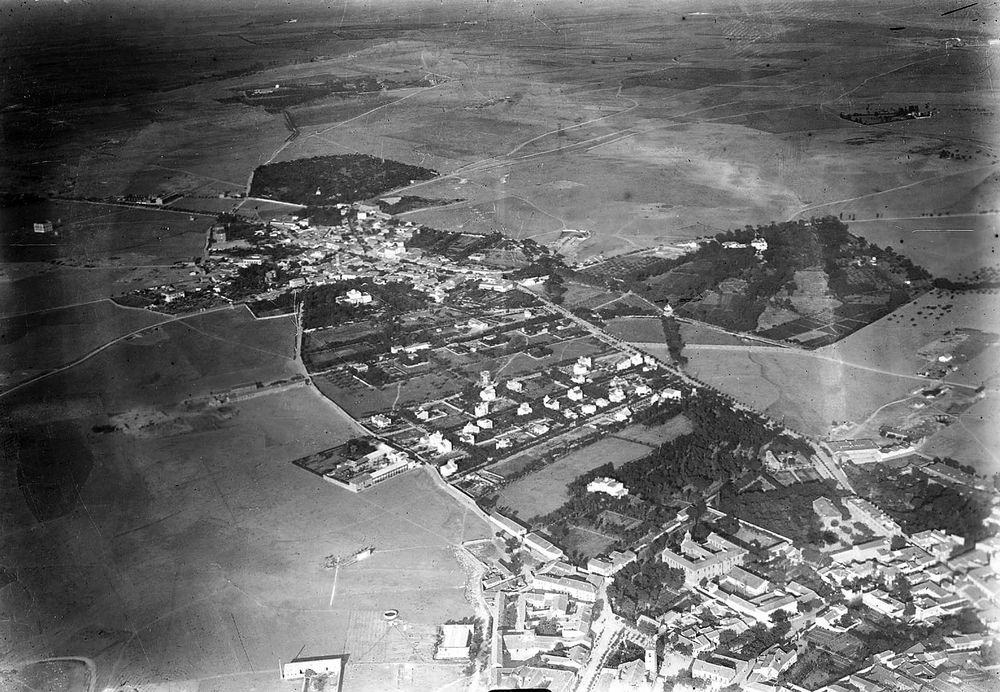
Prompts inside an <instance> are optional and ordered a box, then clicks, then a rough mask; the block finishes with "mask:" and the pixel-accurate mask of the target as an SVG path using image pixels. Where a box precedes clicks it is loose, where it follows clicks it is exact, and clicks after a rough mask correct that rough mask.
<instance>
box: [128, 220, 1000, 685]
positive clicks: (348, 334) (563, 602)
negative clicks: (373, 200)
mask: <svg viewBox="0 0 1000 692" xmlns="http://www.w3.org/2000/svg"><path fill="white" fill-rule="evenodd" d="M338 213H339V216H340V221H339V223H337V224H333V225H327V224H316V223H313V222H311V221H310V219H309V218H307V217H304V216H301V215H299V214H287V215H282V216H278V217H276V218H274V219H272V220H271V221H269V222H267V223H261V224H249V223H248V222H246V221H244V220H240V219H239V218H236V217H229V216H221V217H220V219H219V222H218V223H217V224H215V225H213V226H212V228H211V230H210V241H209V244H208V251H207V256H206V258H205V259H204V260H203V261H201V262H200V263H198V265H197V267H196V270H195V271H192V272H191V275H192V278H191V280H190V281H189V282H184V283H173V284H171V285H166V286H162V287H159V288H151V289H145V290H144V291H142V292H141V293H139V294H136V295H134V296H127V297H126V298H125V299H124V300H135V301H137V302H138V301H144V304H146V305H152V306H156V308H157V309H159V310H181V309H184V310H190V309H191V308H192V307H194V306H197V307H199V308H206V307H210V306H212V305H215V304H218V303H219V302H220V301H246V302H247V303H248V304H249V305H250V306H252V308H253V309H255V310H258V311H261V312H267V311H269V310H270V311H281V310H284V311H288V310H294V311H296V314H297V320H298V323H299V330H300V336H299V338H300V339H301V340H302V350H303V355H304V358H305V361H306V363H307V364H308V366H309V377H310V378H312V381H313V382H314V383H316V384H317V385H318V386H319V387H320V389H321V390H322V391H324V393H327V394H328V396H330V397H331V398H332V399H333V400H334V401H337V402H340V404H341V405H342V406H344V408H345V409H346V410H347V411H348V412H349V413H350V414H351V415H352V416H354V417H355V418H356V419H357V420H358V421H359V422H360V423H361V424H362V425H363V426H364V427H365V429H366V430H367V431H368V432H369V436H368V437H365V438H357V439H354V440H351V441H349V442H348V443H345V444H342V445H339V446H338V447H335V448H331V449H327V450H323V451H320V452H317V453H314V454H311V455H309V456H307V457H303V458H301V459H297V460H295V461H294V462H293V463H294V464H295V465H296V466H299V467H300V468H302V469H304V470H307V471H309V472H311V473H314V474H316V475H317V476H319V477H321V478H323V479H324V480H325V481H327V482H330V483H333V484H336V485H338V486H340V487H342V488H345V489H347V490H349V491H351V492H355V493H358V492H365V491H366V490H368V489H370V488H372V487H373V486H375V485H377V484H379V483H381V482H383V481H385V480H388V479H390V478H393V477H396V476H398V475H400V474H403V473H407V472H410V471H412V470H414V469H417V468H419V467H428V468H432V469H434V473H436V474H439V475H440V477H441V478H442V480H444V481H446V482H447V484H448V486H447V487H448V488H449V490H450V492H451V493H452V494H453V495H454V496H455V497H456V499H457V500H458V501H459V502H461V503H463V504H465V505H466V506H469V507H472V508H474V510H475V511H476V512H478V513H479V514H480V515H481V516H483V517H484V518H486V519H487V520H488V521H489V522H490V524H491V526H493V528H494V529H495V535H494V537H493V538H491V539H478V540H474V541H470V542H468V543H466V544H464V545H463V546H461V549H460V550H461V551H462V553H463V555H464V556H465V559H466V560H467V561H468V563H469V564H470V565H471V566H472V568H473V569H474V571H475V573H476V574H478V575H479V577H478V578H479V580H480V583H479V584H477V585H476V588H475V600H476V602H477V603H478V604H479V612H480V615H479V617H478V618H477V619H476V620H475V621H472V622H452V623H445V624H442V625H441V630H440V635H439V645H438V649H437V651H436V654H435V658H436V659H437V660H441V661H452V662H454V661H464V662H466V664H468V665H470V666H472V668H470V670H475V671H477V672H481V673H482V674H483V675H485V676H486V680H488V683H489V685H490V686H491V687H500V688H510V689H516V688H524V687H534V688H545V689H550V690H553V691H567V692H568V691H570V690H579V691H583V692H595V691H602V692H605V691H607V692H617V691H623V692H624V691H629V692H631V691H632V690H640V691H641V690H648V691H649V692H653V691H654V690H659V689H662V688H663V686H664V685H665V684H669V685H671V686H672V687H669V688H668V689H673V690H701V689H714V690H720V689H731V690H737V689H740V690H753V691H760V692H763V691H770V690H804V689H808V690H815V689H820V690H830V691H831V692H868V691H871V690H881V689H898V690H942V691H946V690H958V689H966V690H983V691H984V692H985V691H986V690H989V689H993V686H994V684H995V670H996V663H995V661H996V658H995V657H996V656H997V655H998V654H1000V651H997V649H996V645H995V644H994V643H993V640H992V635H991V634H990V633H991V632H995V631H996V630H997V628H1000V618H998V614H1000V611H998V610H997V602H996V594H997V593H998V592H1000V583H998V581H997V579H998V575H1000V572H998V567H1000V537H998V536H997V535H996V530H997V529H998V528H1000V505H998V503H997V493H996V491H995V490H994V489H993V487H992V484H986V483H985V482H984V481H982V480H980V479H979V478H977V477H975V476H970V475H969V474H968V473H965V472H963V471H962V470H960V469H957V468H955V467H954V466H953V465H952V466H949V465H946V464H944V463H941V462H934V463H929V464H925V465H924V466H923V467H922V468H921V470H920V472H919V473H921V474H923V475H925V476H926V477H927V478H930V479H931V482H932V483H933V484H935V485H939V486H940V487H942V488H958V489H961V492H962V493H965V492H966V491H968V492H971V493H974V494H975V495H976V496H977V497H979V498H981V500H982V501H985V503H986V504H985V505H984V506H986V507H988V508H989V509H988V513H987V514H985V515H984V516H982V525H981V527H980V528H981V529H982V530H981V531H979V533H978V534H977V536H978V539H977V540H971V541H970V538H969V536H967V535H966V536H963V535H957V534H955V533H948V532H946V531H943V530H940V529H927V530H922V531H912V532H908V531H906V530H904V528H903V527H902V526H901V525H900V523H898V522H897V521H895V520H894V519H893V518H892V517H891V516H890V515H889V514H887V513H886V512H885V511H883V510H882V509H880V508H879V507H878V506H876V505H875V504H873V503H872V502H871V501H869V500H868V499H865V498H864V497H861V496H859V495H858V494H856V492H855V489H854V487H853V486H852V484H851V478H852V477H854V476H855V475H856V474H858V473H863V470H864V468H865V467H867V466H869V465H873V464H874V465H878V463H879V462H892V461H893V460H898V459H900V458H906V457H907V455H909V454H911V453H912V452H913V451H914V449H915V442H914V440H913V439H911V436H908V435H906V434H903V433H901V432H899V431H897V430H893V429H889V430H883V431H882V438H883V442H881V443H877V442H876V441H874V440H872V439H848V440H829V439H826V440H809V439H807V438H803V437H801V436H799V435H797V434H796V433H793V432H791V431H788V430H783V429H782V428H781V426H780V425H778V424H777V423H775V422H774V421H769V420H766V419H765V418H762V417H760V416H758V415H757V414H755V413H753V412H751V411H749V410H745V407H742V406H740V405H738V404H735V403H732V402H725V405H726V406H729V407H732V408H733V409H734V410H744V415H746V416H748V417H752V418H753V419H754V424H755V425H759V426H761V427H762V428H763V429H765V430H768V431H770V433H771V434H772V437H771V440H772V442H771V443H767V444H765V445H763V446H762V447H761V448H760V450H759V459H760V461H759V463H758V464H756V465H755V466H754V467H752V468H755V469H756V470H754V471H748V472H745V473H741V474H738V475H736V476H733V477H732V478H731V479H730V482H734V483H736V484H737V485H739V486H741V487H742V488H743V489H746V488H747V487H751V486H754V485H755V484H756V485H757V486H761V485H763V486H765V489H766V487H771V488H774V487H775V485H779V486H780V485H781V484H783V485H784V486H786V487H788V488H795V487H799V485H800V484H806V485H808V486H813V485H815V484H816V483H818V482H822V483H824V484H825V485H822V486H820V487H821V489H825V490H826V491H827V494H824V495H819V496H817V497H815V498H814V499H812V500H811V502H810V503H808V504H807V505H806V507H807V509H808V511H809V512H810V513H811V514H812V515H813V516H811V517H809V518H805V519H802V521H801V522H800V523H805V524H815V527H816V530H817V531H819V532H820V535H821V536H822V538H821V540H819V541H818V545H817V541H814V540H813V537H810V538H808V539H803V538H801V537H800V536H799V535H795V536H786V535H783V534H782V533H780V532H779V531H775V530H771V529H769V528H767V527H765V526H761V525H757V524H755V523H754V522H753V521H751V520H749V519H747V518H745V516H746V514H744V513H742V512H739V511H738V510H735V511H733V510H731V511H730V512H727V511H724V509H730V508H729V507H728V506H727V503H726V502H724V501H721V500H720V492H725V491H723V490H721V486H722V482H721V481H717V482H715V483H713V484H712V485H710V486H709V487H708V488H704V489H702V494H701V496H700V497H699V496H697V495H690V494H689V495H687V497H688V498H689V500H688V501H677V496H675V497H674V498H673V499H672V500H671V501H670V502H668V503H666V504H663V503H662V502H660V501H658V500H657V499H655V498H653V497H648V496H646V495H648V492H644V488H643V486H641V485H640V486H638V487H629V486H628V485H626V484H625V483H623V482H622V480H619V479H617V478H615V477H614V468H612V467H611V465H608V466H606V467H601V468H602V471H603V470H605V469H606V470H608V471H609V474H608V475H594V474H588V475H587V476H585V477H584V479H585V480H586V482H585V483H579V481H577V482H575V483H576V484H578V485H579V487H578V488H577V493H578V495H579V496H582V497H585V498H589V500H588V501H589V502H590V503H591V504H592V505H593V506H594V508H595V509H594V511H595V512H598V513H599V514H600V515H601V517H603V518H604V520H603V521H602V523H601V524H600V526H602V527H605V528H603V529H602V530H604V531H606V532H609V533H610V534H611V535H613V536H615V537H616V540H614V542H613V545H614V546H615V547H613V548H611V549H609V550H607V551H606V552H605V553H604V554H601V555H596V556H593V557H586V556H584V555H581V554H580V553H579V552H574V553H573V554H572V555H570V554H569V553H568V552H567V550H566V549H565V548H564V547H560V545H559V539H558V538H557V535H558V534H559V529H558V527H559V522H558V521H552V517H551V516H547V517H536V518H534V519H533V520H532V521H525V520H523V519H521V518H520V517H518V516H516V513H513V512H512V511H511V510H509V509H508V508H506V507H505V506H504V500H503V497H504V495H503V493H504V488H505V487H506V486H508V485H509V484H510V483H511V482H512V481H514V480H516V479H517V478H519V477H521V476H523V475H525V474H528V473H530V472H531V471H535V470H538V469H539V468H544V467H545V466H546V464H549V463H551V462H552V461H553V460H556V459H558V458H561V457H563V456H564V455H566V454H567V453H569V452H571V451H573V450H581V449H582V450H586V448H587V447H588V446H590V445H592V444H595V443H596V442H597V441H599V440H601V439H605V438H607V437H608V436H613V435H616V434H618V433H620V432H621V431H627V430H628V429H630V426H633V427H642V426H644V425H648V424H650V421H651V420H653V419H655V418H656V417H657V416H659V417H660V418H662V416H663V415H665V414H666V413H670V412H682V411H684V410H686V409H688V408H689V406H691V405H692V402H694V401H701V400H705V397H711V396H712V394H711V392H710V388H708V387H706V386H705V385H704V384H703V383H700V382H697V381H696V380H694V379H692V378H691V377H690V376H688V375H686V374H685V373H683V371H682V370H680V369H679V368H678V367H677V366H676V364H674V363H672V362H670V361H669V360H667V361H664V360H661V359H658V358H655V357H653V356H651V355H649V354H648V353H643V352H642V351H640V350H638V349H636V348H634V347H632V346H630V345H628V344H626V343H625V342H623V341H622V340H620V339H618V338H615V337H613V336H611V335H609V334H608V333H607V332H605V331H603V330H602V329H601V328H600V327H599V326H598V325H595V324H594V323H592V322H590V321H588V320H587V319H585V318H584V317H586V313H584V316H581V313H580V311H572V310H569V309H567V308H565V307H563V306H561V305H560V304H558V302H556V301H553V300H552V299H551V298H550V296H549V294H548V293H547V292H546V291H545V284H546V281H547V280H548V278H549V277H548V276H546V275H543V274H538V273H533V272H523V271H521V272H518V271H511V270H510V269H507V270H504V269H501V268H498V267H497V266H495V262H491V261H490V260H488V259H487V255H488V253H489V252H490V251H491V248H490V247H489V246H490V243H491V242H492V243H493V244H494V245H495V244H496V243H497V242H498V241H497V239H492V240H491V241H489V242H484V239H483V238H482V237H481V236H471V237H470V236H462V235H461V234H442V233H441V232H439V231H432V230H431V229H426V228H421V227H418V226H417V225H415V224H413V223H411V222H406V221H401V220H399V219H396V218H394V217H393V216H392V215H390V214H387V213H385V212H383V211H381V210H380V208H379V207H378V206H375V205H372V204H365V203H360V204H351V205H349V204H342V205H338ZM233 231H235V233H233ZM427 237H433V238H434V239H435V242H438V243H439V244H440V240H441V239H442V238H446V239H447V240H448V242H447V243H445V245H446V246H448V247H451V246H453V245H454V244H459V245H460V244H461V243H463V242H473V243H476V247H475V248H474V249H477V250H480V251H478V252H466V253H465V254H464V257H465V259H455V255H454V254H452V256H449V255H448V254H443V253H439V252H432V251H428V250H427V249H426V243H421V242H420V241H421V239H425V238H427ZM499 242H501V243H502V244H503V246H504V248H503V249H504V250H505V251H507V252H511V251H512V250H516V251H520V252H522V253H524V254H525V255H528V256H531V255H532V253H534V255H535V257H539V256H541V257H544V256H545V253H546V251H545V249H544V248H542V249H539V248H537V247H533V246H531V244H530V243H529V244H528V245H523V244H520V243H516V242H513V241H510V240H502V241H499ZM421 245H424V247H421ZM755 250H756V251H758V252H759V251H760V248H759V247H758V248H755ZM317 287H318V288H317ZM327 289H328V290H327ZM310 291H316V292H319V291H325V293H313V294H311V295H310ZM670 312H671V311H670V310H669V307H668V308H667V309H666V310H665V311H664V313H665V315H666V316H668V317H669V316H670ZM375 323H378V324H381V325H382V326H379V327H375V326H373V324H375ZM386 325H388V326H386ZM486 362H489V363H497V362H500V363H502V365H501V366H500V367H497V368H496V369H495V370H489V369H482V370H480V369H479V368H480V367H482V364H483V363H486ZM940 362H941V363H942V364H944V363H946V362H947V360H943V361H940ZM929 375H930V374H929V373H925V374H924V376H925V377H927V376H929ZM390 385H391V386H390ZM387 386H388V388H389V390H391V391H392V392H393V394H392V397H391V399H387V398H385V397H384V396H382V390H383V389H384V388H386V387H387ZM749 419H750V418H747V420H749ZM779 440H781V441H782V442H784V447H783V446H782V444H781V443H780V442H778V441H779ZM789 445H790V446H789ZM528 459H530V460H531V461H530V462H526V460H528ZM526 463H527V464H528V465H527V466H525V464H526ZM857 482H858V480H857V479H855V483H857ZM801 487H805V486H801ZM956 496H959V495H956ZM704 499H707V500H708V504H705V502H704ZM651 514H652V515H655V516H658V517H665V518H666V521H664V522H660V523H655V525H653V524H650V525H649V526H645V525H642V526H640V525H641V524H642V523H643V518H644V517H648V516H650V515H651ZM607 517H615V519H612V520H607ZM785 520H786V521H789V517H785ZM790 521H792V522H795V521H796V520H795V519H794V518H792V519H790ZM616 522H621V523H616ZM608 527H614V528H616V529H617V530H618V531H617V533H616V532H615V531H614V530H611V529H609V528H608ZM637 529H638V530H637ZM654 582H655V583H654ZM860 660H866V661H867V660H870V661H871V663H870V665H864V666H862V667H859V666H858V665H857V664H856V662H857V661H860ZM817 682H820V683H821V684H820V685H817V684H816V683H817Z"/></svg>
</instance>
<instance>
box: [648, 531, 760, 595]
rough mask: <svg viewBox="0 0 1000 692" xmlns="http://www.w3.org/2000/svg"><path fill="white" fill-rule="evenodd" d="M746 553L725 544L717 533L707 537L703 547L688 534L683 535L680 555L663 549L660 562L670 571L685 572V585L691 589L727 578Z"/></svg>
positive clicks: (736, 546)
mask: <svg viewBox="0 0 1000 692" xmlns="http://www.w3.org/2000/svg"><path fill="white" fill-rule="evenodd" d="M746 556H747V551H746V550H744V549H743V548H741V547H739V546H738V545H736V544H735V543H732V542H730V541H727V540H726V539H725V538H723V537H722V536H720V535H718V534H716V533H710V534H709V535H708V538H706V539H705V543H704V544H703V545H699V544H698V543H696V542H695V541H694V540H693V539H692V538H691V534H690V532H689V533H685V534H684V540H683V541H682V542H681V546H680V553H675V552H674V551H673V550H671V549H670V548H664V550H663V552H662V553H661V554H660V560H662V561H663V562H665V563H666V564H667V565H669V566H670V567H674V568H677V569H680V570H683V571H684V583H685V584H686V585H688V586H694V585H695V584H697V583H698V582H700V581H701V580H702V579H712V578H713V577H719V576H722V575H723V574H726V573H727V572H728V571H729V570H731V569H732V568H733V567H735V566H736V565H741V564H743V560H745V559H746Z"/></svg>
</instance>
